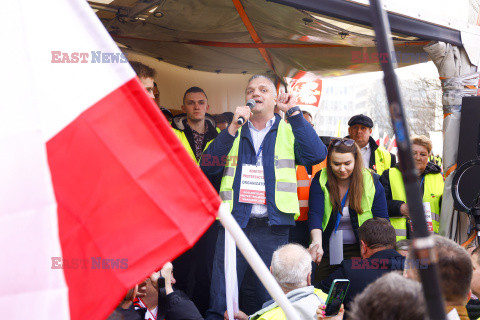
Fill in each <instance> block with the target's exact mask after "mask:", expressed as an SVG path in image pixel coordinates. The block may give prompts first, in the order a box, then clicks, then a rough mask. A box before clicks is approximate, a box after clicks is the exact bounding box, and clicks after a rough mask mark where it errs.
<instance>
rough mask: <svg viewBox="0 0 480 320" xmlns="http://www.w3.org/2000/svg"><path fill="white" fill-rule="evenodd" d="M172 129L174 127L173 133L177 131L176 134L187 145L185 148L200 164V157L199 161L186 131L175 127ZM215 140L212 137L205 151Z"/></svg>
mask: <svg viewBox="0 0 480 320" xmlns="http://www.w3.org/2000/svg"><path fill="white" fill-rule="evenodd" d="M172 129H173V133H175V135H176V136H177V137H178V139H180V142H181V143H182V144H183V146H184V147H185V150H187V152H188V154H189V155H190V157H192V159H193V161H195V162H196V163H197V164H199V163H200V159H199V161H197V158H195V152H194V151H193V150H192V147H191V146H190V143H189V142H188V139H187V136H186V135H185V132H183V131H181V130H178V129H175V128H172ZM217 132H219V130H218V128H217ZM213 140H215V139H212V140H210V141H208V142H207V144H206V145H205V148H204V149H203V151H205V150H207V148H208V146H209V145H210V143H212V142H213Z"/></svg>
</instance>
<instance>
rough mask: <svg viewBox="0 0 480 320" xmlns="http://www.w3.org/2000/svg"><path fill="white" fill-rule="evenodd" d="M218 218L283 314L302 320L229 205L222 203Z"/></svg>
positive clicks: (289, 319)
mask: <svg viewBox="0 0 480 320" xmlns="http://www.w3.org/2000/svg"><path fill="white" fill-rule="evenodd" d="M218 217H219V218H220V222H221V223H222V225H223V226H224V227H225V229H227V230H228V232H230V234H231V235H232V237H233V239H235V243H236V244H237V247H238V249H239V250H240V251H241V252H242V254H243V256H244V257H245V259H246V260H247V262H248V264H250V266H251V267H252V269H253V271H255V273H256V274H257V276H258V278H259V279H260V281H262V283H263V285H264V286H265V288H266V289H267V291H268V293H270V295H271V296H272V298H273V299H275V301H276V302H277V303H278V305H279V306H280V307H281V308H282V310H283V312H284V313H285V315H286V316H287V319H288V320H300V317H299V316H298V313H297V312H296V311H295V309H293V306H292V304H291V303H290V301H288V299H287V297H286V296H285V293H284V292H283V291H282V289H281V288H280V286H279V285H278V283H277V281H275V279H274V278H273V276H272V274H271V273H270V271H269V270H268V268H267V266H266V265H265V263H263V260H262V258H260V256H259V255H258V253H257V251H256V250H255V248H254V247H253V246H252V244H251V243H250V241H249V240H248V238H247V236H246V235H245V233H243V231H242V228H240V226H239V225H238V223H237V221H235V219H234V218H233V216H232V215H231V213H230V206H229V204H228V203H222V204H221V205H220V208H219V209H218Z"/></svg>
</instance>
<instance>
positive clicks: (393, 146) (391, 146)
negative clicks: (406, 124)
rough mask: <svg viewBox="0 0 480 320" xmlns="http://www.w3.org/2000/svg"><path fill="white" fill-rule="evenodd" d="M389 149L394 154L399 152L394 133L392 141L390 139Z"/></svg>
mask: <svg viewBox="0 0 480 320" xmlns="http://www.w3.org/2000/svg"><path fill="white" fill-rule="evenodd" d="M387 150H388V151H389V152H391V153H393V154H397V151H398V149H397V139H396V138H395V135H393V138H392V141H390V144H389V145H388V148H387Z"/></svg>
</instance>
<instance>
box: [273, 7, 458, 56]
mask: <svg viewBox="0 0 480 320" xmlns="http://www.w3.org/2000/svg"><path fill="white" fill-rule="evenodd" d="M267 1H270V2H275V3H278V4H283V5H286V6H289V7H293V8H296V9H302V10H307V11H311V12H315V13H318V14H322V15H325V16H329V17H333V18H336V19H341V20H346V21H350V22H353V23H357V24H361V25H364V26H369V27H373V25H372V21H371V20H372V18H371V15H370V14H371V13H370V7H368V6H364V5H361V4H357V3H352V2H349V1H345V0H322V1H321V2H319V1H318V0H267ZM387 14H388V20H389V21H390V27H391V30H392V32H394V33H400V34H404V35H410V36H415V37H418V38H420V39H425V40H432V41H442V42H447V43H450V44H452V45H455V46H459V47H462V46H463V45H462V39H461V36H460V31H458V30H454V29H450V28H447V27H444V26H439V25H436V24H432V23H429V22H425V21H420V20H416V19H413V18H409V17H405V16H402V15H399V14H395V13H387Z"/></svg>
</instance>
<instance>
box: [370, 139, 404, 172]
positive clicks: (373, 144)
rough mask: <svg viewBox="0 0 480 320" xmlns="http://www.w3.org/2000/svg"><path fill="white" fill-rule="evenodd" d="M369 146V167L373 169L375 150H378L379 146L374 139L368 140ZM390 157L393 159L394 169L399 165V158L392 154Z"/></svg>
mask: <svg viewBox="0 0 480 320" xmlns="http://www.w3.org/2000/svg"><path fill="white" fill-rule="evenodd" d="M368 144H369V145H370V161H369V162H368V167H369V168H370V169H373V166H374V165H375V150H377V149H378V144H377V143H376V142H375V140H373V138H372V137H370V138H369V139H368ZM390 156H391V157H392V162H391V164H390V167H394V166H395V165H396V164H397V158H396V157H395V155H394V154H393V153H391V152H390Z"/></svg>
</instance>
